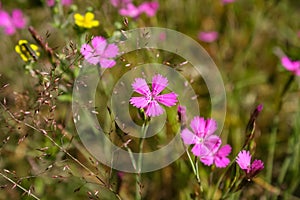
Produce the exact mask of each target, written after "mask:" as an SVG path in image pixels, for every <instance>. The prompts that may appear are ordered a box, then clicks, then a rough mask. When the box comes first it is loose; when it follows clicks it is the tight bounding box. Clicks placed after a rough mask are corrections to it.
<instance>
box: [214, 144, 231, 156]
mask: <svg viewBox="0 0 300 200" xmlns="http://www.w3.org/2000/svg"><path fill="white" fill-rule="evenodd" d="M230 152H231V146H230V145H229V144H226V145H224V146H223V147H221V148H220V149H219V151H218V153H217V155H218V156H219V157H226V156H228V155H229V154H230Z"/></svg>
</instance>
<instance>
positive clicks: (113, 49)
mask: <svg viewBox="0 0 300 200" xmlns="http://www.w3.org/2000/svg"><path fill="white" fill-rule="evenodd" d="M118 52H119V48H118V46H117V45H115V44H109V45H107V47H106V49H105V51H104V52H103V57H106V58H113V57H116V56H117V55H118Z"/></svg>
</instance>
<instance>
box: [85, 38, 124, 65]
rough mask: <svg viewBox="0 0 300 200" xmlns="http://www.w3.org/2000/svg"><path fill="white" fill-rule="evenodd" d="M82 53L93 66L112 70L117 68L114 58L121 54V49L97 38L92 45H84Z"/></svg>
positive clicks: (92, 41)
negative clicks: (97, 65)
mask: <svg viewBox="0 0 300 200" xmlns="http://www.w3.org/2000/svg"><path fill="white" fill-rule="evenodd" d="M80 53H81V54H82V55H83V56H84V58H85V60H86V61H87V62H89V63H91V64H93V65H96V64H99V65H100V67H102V68H111V67H113V66H115V64H116V61H115V60H114V58H115V57H116V56H117V55H118V53H119V48H118V46H117V45H115V44H108V43H107V41H106V39H105V38H103V37H101V36H96V37H94V38H93V39H92V40H91V45H90V44H83V45H82V46H81V48H80Z"/></svg>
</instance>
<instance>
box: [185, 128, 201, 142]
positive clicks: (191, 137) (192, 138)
mask: <svg viewBox="0 0 300 200" xmlns="http://www.w3.org/2000/svg"><path fill="white" fill-rule="evenodd" d="M181 138H182V140H183V142H184V144H195V143H196V140H197V136H195V134H194V133H192V132H191V131H190V130H189V129H187V128H186V129H184V130H183V131H182V132H181Z"/></svg>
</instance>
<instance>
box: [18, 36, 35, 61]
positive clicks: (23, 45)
mask: <svg viewBox="0 0 300 200" xmlns="http://www.w3.org/2000/svg"><path fill="white" fill-rule="evenodd" d="M38 49H39V48H38V46H36V45H34V44H29V43H28V41H27V40H19V42H18V44H17V45H16V46H15V51H16V52H17V53H18V54H19V55H20V56H21V58H22V60H24V61H25V62H27V61H30V60H34V61H36V60H37V58H38V57H39V56H40V52H38Z"/></svg>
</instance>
